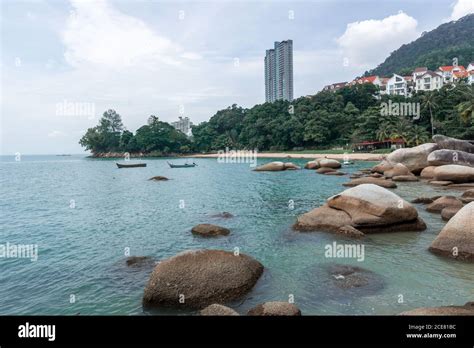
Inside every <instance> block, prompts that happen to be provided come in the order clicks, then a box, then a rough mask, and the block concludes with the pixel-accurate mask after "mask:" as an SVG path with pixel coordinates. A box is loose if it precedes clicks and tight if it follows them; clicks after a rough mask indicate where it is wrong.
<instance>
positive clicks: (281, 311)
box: [248, 301, 301, 316]
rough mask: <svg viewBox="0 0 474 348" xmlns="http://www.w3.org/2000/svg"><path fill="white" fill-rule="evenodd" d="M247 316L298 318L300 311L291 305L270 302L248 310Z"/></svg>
mask: <svg viewBox="0 0 474 348" xmlns="http://www.w3.org/2000/svg"><path fill="white" fill-rule="evenodd" d="M248 315H254V316H300V315H301V311H300V310H299V308H298V307H296V306H295V305H294V304H293V303H288V302H280V301H271V302H265V303H262V304H259V305H258V306H256V307H254V308H252V309H250V310H249V311H248Z"/></svg>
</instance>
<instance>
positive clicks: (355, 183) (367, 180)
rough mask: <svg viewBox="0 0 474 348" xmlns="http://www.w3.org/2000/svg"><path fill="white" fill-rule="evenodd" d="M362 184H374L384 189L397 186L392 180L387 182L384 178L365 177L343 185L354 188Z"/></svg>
mask: <svg viewBox="0 0 474 348" xmlns="http://www.w3.org/2000/svg"><path fill="white" fill-rule="evenodd" d="M362 184H373V185H377V186H380V187H384V188H396V187H397V184H395V183H394V182H392V181H391V180H385V179H383V178H373V177H370V176H369V177H364V178H358V179H353V180H351V181H349V182H346V183H344V184H342V185H343V186H348V187H353V186H358V185H362Z"/></svg>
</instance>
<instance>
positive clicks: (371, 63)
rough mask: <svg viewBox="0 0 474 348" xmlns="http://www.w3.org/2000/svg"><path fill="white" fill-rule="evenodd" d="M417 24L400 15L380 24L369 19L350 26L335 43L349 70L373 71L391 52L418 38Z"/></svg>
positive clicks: (384, 19) (406, 16)
mask: <svg viewBox="0 0 474 348" xmlns="http://www.w3.org/2000/svg"><path fill="white" fill-rule="evenodd" d="M417 25H418V23H417V21H416V19H415V18H413V17H410V16H409V15H407V14H406V13H404V12H402V11H400V12H399V13H398V14H396V15H392V16H388V17H386V18H383V19H381V20H379V19H369V20H364V21H360V22H354V23H349V24H348V25H347V27H346V31H345V32H344V34H342V35H341V36H340V37H339V38H338V39H337V43H338V44H339V47H340V48H341V49H342V52H343V55H344V57H347V59H348V64H349V66H353V67H354V66H355V67H358V68H360V69H370V68H374V67H375V66H376V65H378V64H380V63H382V62H383V61H384V59H385V58H386V57H387V56H388V55H389V54H390V52H392V51H393V50H395V49H397V48H399V47H400V46H401V45H402V44H405V43H409V42H410V41H412V40H414V39H416V38H417V37H418V36H419V33H418V31H417Z"/></svg>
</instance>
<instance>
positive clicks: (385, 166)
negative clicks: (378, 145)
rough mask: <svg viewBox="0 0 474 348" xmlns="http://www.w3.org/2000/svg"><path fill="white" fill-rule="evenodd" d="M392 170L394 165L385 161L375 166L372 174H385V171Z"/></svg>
mask: <svg viewBox="0 0 474 348" xmlns="http://www.w3.org/2000/svg"><path fill="white" fill-rule="evenodd" d="M392 168H393V164H392V163H389V162H387V161H386V160H384V161H382V162H380V163H379V164H377V165H375V166H373V167H372V169H371V172H372V173H379V174H383V173H384V172H385V171H387V170H389V169H392Z"/></svg>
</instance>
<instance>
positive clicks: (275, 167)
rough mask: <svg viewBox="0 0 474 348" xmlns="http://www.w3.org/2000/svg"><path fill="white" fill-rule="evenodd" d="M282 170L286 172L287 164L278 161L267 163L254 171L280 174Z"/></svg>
mask: <svg viewBox="0 0 474 348" xmlns="http://www.w3.org/2000/svg"><path fill="white" fill-rule="evenodd" d="M282 170H285V163H283V162H278V161H277V162H270V163H265V164H262V165H261V166H258V167H257V168H255V169H254V171H256V172H279V171H282Z"/></svg>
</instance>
